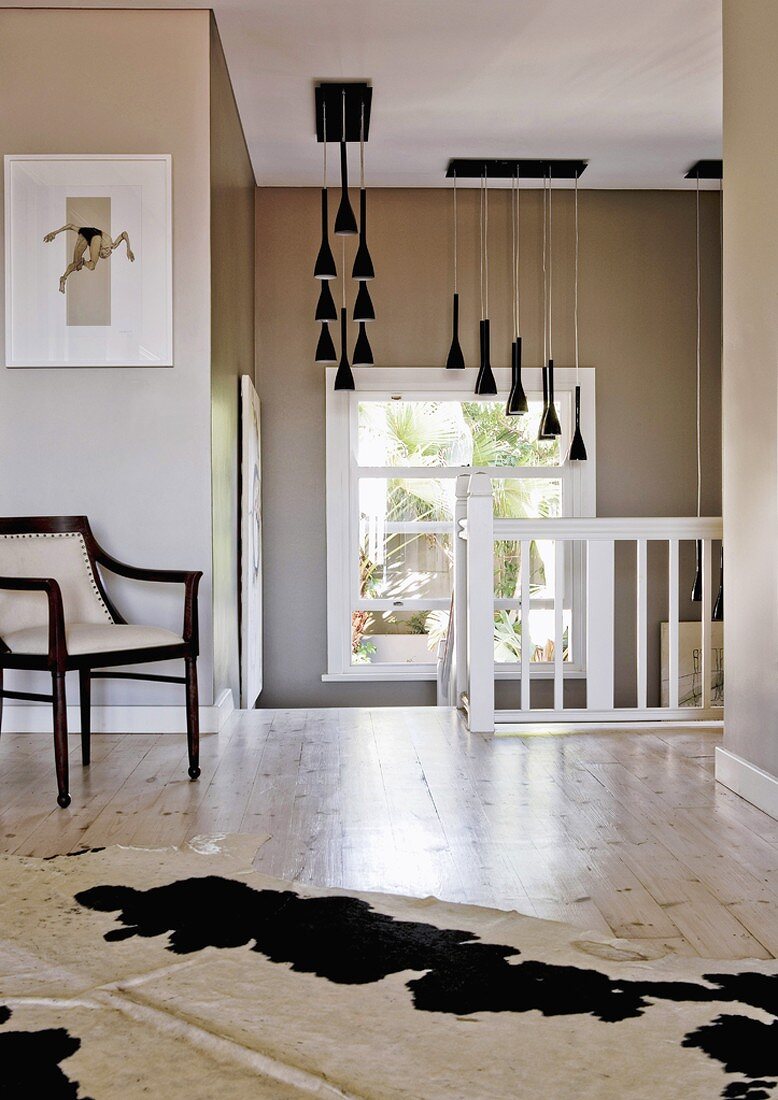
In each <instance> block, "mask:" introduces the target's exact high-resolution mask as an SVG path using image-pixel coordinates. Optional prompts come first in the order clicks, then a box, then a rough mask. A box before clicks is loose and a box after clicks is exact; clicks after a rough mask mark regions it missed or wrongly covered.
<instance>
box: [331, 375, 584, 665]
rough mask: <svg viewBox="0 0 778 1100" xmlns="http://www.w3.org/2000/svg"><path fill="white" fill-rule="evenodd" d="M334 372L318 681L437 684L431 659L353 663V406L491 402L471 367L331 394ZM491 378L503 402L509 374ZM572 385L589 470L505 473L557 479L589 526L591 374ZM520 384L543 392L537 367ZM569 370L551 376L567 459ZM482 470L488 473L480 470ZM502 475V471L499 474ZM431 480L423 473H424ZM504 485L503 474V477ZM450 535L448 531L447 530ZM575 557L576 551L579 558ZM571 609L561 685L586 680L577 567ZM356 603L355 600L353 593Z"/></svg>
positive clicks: (580, 465)
mask: <svg viewBox="0 0 778 1100" xmlns="http://www.w3.org/2000/svg"><path fill="white" fill-rule="evenodd" d="M335 373H336V368H335V367H327V369H326V448H327V457H326V465H327V479H326V492H327V499H326V511H327V671H326V672H325V673H324V674H323V675H322V680H324V681H331V680H336V681H341V682H343V681H345V682H351V683H360V682H362V681H367V682H370V681H379V680H400V681H403V680H405V681H408V680H435V679H436V676H437V668H436V663H435V661H434V660H432V661H430V663H429V664H414V665H409V664H381V665H371V664H364V665H354V664H352V663H351V615H352V611H353V610H355V608H356V607H357V606H358V604H359V603H360V602H362V601H360V600H358V599H357V600H356V602H355V592H354V584H355V582H354V577H355V576H357V575H358V570H357V565H356V562H357V558H356V556H355V555H354V554H353V553H352V551H353V550H354V548H355V547H356V546H357V545H358V540H359V523H358V520H359V515H358V513H359V502H358V489H359V478H358V477H357V476H355V470H356V469H357V468H359V467H358V463H357V415H358V405H359V402H360V401H363V400H365V399H367V400H391V399H395V400H397V399H403V398H407V399H409V400H415V401H424V400H427V401H442V400H445V399H446V398H453V399H457V398H458V399H460V400H467V401H479V400H483V401H494V400H495V397H494V395H489V396H484V397H482V398H479V397H478V396H476V395H474V394H473V388H474V386H475V380H476V376H477V373H478V372H477V370H476V368H474V367H468V368H467V369H465V370H458V371H450V370H445V369H443V368H440V367H354V368H353V375H354V383H355V386H356V389H355V390H351V391H348V390H341V391H335V390H334V381H335ZM494 377H495V381H496V383H497V400H502V401H505V400H507V396H508V392H509V389H510V384H511V372H510V368H508V367H495V368H494ZM577 377H578V384H579V385H580V386H581V423H582V425H583V430H584V437H585V440H586V449H587V454H588V461H586V462H572V463H570V462H566V463H563V464H562V465H560V466H556V467H554V468H553V473H552V474H550V473H549V467H547V466H543V467H532V466H519V467H515V474H514V471H513V470H512V471H511V474H514V476H520V477H544V478H545V477H549V476H553V477H559V478H560V479H561V480H562V499H563V501H565V515H569V516H574V517H590V516H595V515H596V486H597V467H596V436H595V379H594V368H593V367H581V368H580V369H579V372H578V376H577ZM522 381H523V383H524V387H525V390H526V391H527V393H528V395H529V396H532V397H535V396H536V395H539V394H541V393H542V387H543V381H542V373H541V370H540V368H539V367H529V368H527V367H525V368H524V369H523V371H522ZM575 386H576V370H575V368H574V367H556V368H555V370H554V395H555V399H556V401H557V402H558V404H559V406H560V422H561V426H562V437H561V439H560V447H561V451H562V454H565V453H566V452H567V449H568V447H569V445H570V437H571V433H572V420H573V409H574V394H575ZM401 469H402V468H401V467H392V468H391V471H389V472H388V476H392V477H397V476H400V475H401ZM478 469H481V468H480V467H479V468H476V467H473V468H470V467H456V466H449V467H442V468H438V467H436V468H435V476H436V477H441V476H442V477H446V478H448V477H456V476H457V475H458V474H460V473H475V472H477V470H478ZM484 469H487V470H488V469H489V468H484ZM361 471H362V476H364V475H365V471H367V472H368V475H369V476H373V477H376V476H382V475H383V476H386V474H387V471H384V470H383V468H372V467H361ZM500 473H501V474H502V475H504V476H505V475H506V474H507V473H508V472H507V471H506V470H504V469H503V468H501V469H500ZM427 476H429V473H427ZM508 476H510V475H508ZM452 531H453V527H452ZM577 552H578V553H580V550H578V551H577ZM571 575H572V576H571V590H572V603H573V606H574V607H575V608H576V614H575V615H574V616H573V623H574V631H575V634H574V638H575V641H574V651H575V653H576V654H577V655H578V658H577V659H576V661H575V663H571V664H569V665H568V664H567V663H566V667H565V676H566V677H583V676H585V675H586V671H585V666H584V664H583V649H584V646H583V639H584V637H585V633H584V632H585V622H584V613H585V600H584V591H583V567H582V562H578V563H577V565H576V567H575V568H572V566H571ZM357 595H358V593H357ZM369 602H370V606H371V607H373V608H375V609H376V610H381V609H382V605H383V604H386V607H387V608H388V609H396V606H397V605H396V602H395V601H394V600H391V599H389V600H383V601H382V600H371V601H369ZM428 604H429V605H434V606H435V607H437V606H438V605H441V606H443V605H445V607H448V600H447V599H446V600H426V601H425V600H421V601H415V600H414V602H413V606H414V608H416V607H418V608H419V609H420V610H424V609H426V610H429V609H430V608H428V607H427V606H426V605H428ZM514 605H515V606H518V605H519V603H518V601H517V600H496V601H495V607H496V608H502V607H508V606H511V607H512V606H514ZM495 675H496V677H497V678H498V679H509V680H513V679H518V678H519V677H520V675H521V663H520V662H518V663H516V664H498V665H497V666H496V671H495ZM537 675H539V676H540V677H541V678H543V677H544V676H546V675H547V676H552V675H553V666H552V665H549V666H548V668H544V667H543V664H542V663H539V665H538V667H537V669H536V668H535V666H533V676H537Z"/></svg>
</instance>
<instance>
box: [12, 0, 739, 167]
mask: <svg viewBox="0 0 778 1100" xmlns="http://www.w3.org/2000/svg"><path fill="white" fill-rule="evenodd" d="M14 6H17V7H18V6H19V2H18V0H17V2H16V3H15V4H14ZM26 6H31V7H37V6H40V7H44V6H51V0H41V2H39V0H33V2H32V3H30V4H28V5H26ZM57 6H61V7H85V6H93V7H125V8H126V7H130V6H133V7H165V8H170V7H188V8H191V7H196V6H199V5H197V4H193V3H192V2H191V0H159V2H158V3H155V2H154V0H138V2H137V3H133V0H121V3H119V2H117V3H113V4H112V3H104V2H101V0H98V2H96V3H95V2H93V3H92V4H85V3H84V2H83V0H72V2H71V0H59V2H58V4H57ZM202 6H208V5H202ZM212 6H213V8H214V10H215V12H216V19H217V22H218V26H219V30H220V33H221V37H222V41H223V43H224V50H225V53H226V56H227V63H228V65H229V69H230V73H231V76H232V81H233V85H234V88H235V94H236V98H237V102H238V107H239V110H240V114H241V118H242V120H243V126H244V129H245V133H246V138H247V141H248V144H249V149H250V151H251V156H252V159H253V162H254V169H255V172H256V176H257V181H258V183H259V184H260V185H263V186H317V185H318V184H319V180H320V172H321V150H320V148H319V147H318V146H317V144H316V141H315V138H314V129H313V127H314V107H313V86H314V84H315V82H316V80H318V79H330V80H332V79H369V80H370V81H371V82H372V84H373V89H374V91H373V114H372V121H371V132H370V141H369V144H368V149H367V172H368V183H369V184H371V185H374V186H375V185H380V186H387V187H407V186H416V187H439V186H442V185H443V183H444V173H445V168H446V163H447V161H448V159H449V158H450V157H453V156H455V157H481V156H484V157H500V156H505V157H514V156H523V157H549V158H559V157H573V158H578V157H581V158H585V159H588V160H589V161H590V166H589V168H588V169H587V171H586V173H585V175H584V176H583V177H582V180H581V185H582V186H585V187H627V188H630V187H651V188H673V187H684V186H689V185H690V184H688V183H687V182H685V181H683V179H682V177H683V173H684V171H685V170H686V168H688V167H689V165H691V164H692V163H693V162H694V161H696V160H698V159H700V158H717V157H720V156H721V94H722V92H721V83H722V78H721V69H722V60H721V0H480V2H478V0H213V4H212ZM691 186H693V184H691Z"/></svg>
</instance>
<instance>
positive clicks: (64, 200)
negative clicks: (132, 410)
mask: <svg viewBox="0 0 778 1100" xmlns="http://www.w3.org/2000/svg"><path fill="white" fill-rule="evenodd" d="M4 159H5V362H6V366H8V367H172V366H173V283H172V267H173V265H172V251H173V249H172V220H171V208H172V203H171V158H170V156H169V155H167V154H149V155H137V156H134V155H133V156H129V155H128V156H124V155H113V154H110V155H72V156H69V155H65V156H23V155H9V156H6V157H5V158H4Z"/></svg>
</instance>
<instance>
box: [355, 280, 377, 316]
mask: <svg viewBox="0 0 778 1100" xmlns="http://www.w3.org/2000/svg"><path fill="white" fill-rule="evenodd" d="M353 317H354V320H355V321H375V309H374V308H373V302H372V299H371V297H370V292H369V290H368V289H367V283H360V284H359V290H358V291H357V296H356V298H355V300H354V314H353Z"/></svg>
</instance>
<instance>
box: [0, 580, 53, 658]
mask: <svg viewBox="0 0 778 1100" xmlns="http://www.w3.org/2000/svg"><path fill="white" fill-rule="evenodd" d="M0 589H5V590H6V591H11V592H45V594H46V599H47V601H48V605H49V664H50V666H51V667H52V668H60V667H64V664H65V658H66V657H67V653H68V647H67V642H66V640H65V612H64V609H63V606H62V592H61V590H60V587H59V585H58V584H57V582H56V581H55V580H54V578H53V577H0Z"/></svg>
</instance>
